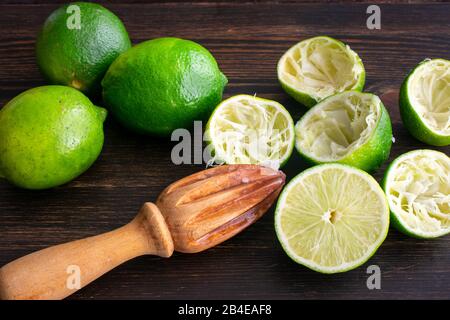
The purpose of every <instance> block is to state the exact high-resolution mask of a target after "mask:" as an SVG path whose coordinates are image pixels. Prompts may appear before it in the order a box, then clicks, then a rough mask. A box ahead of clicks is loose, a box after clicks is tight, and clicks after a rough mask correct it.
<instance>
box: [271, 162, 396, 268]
mask: <svg viewBox="0 0 450 320" xmlns="http://www.w3.org/2000/svg"><path fill="white" fill-rule="evenodd" d="M388 228H389V207H388V204H387V201H386V197H385V195H384V193H383V190H382V189H381V188H380V186H379V185H378V183H377V182H376V181H375V179H374V178H372V176H370V175H369V174H367V173H365V172H364V171H361V170H359V169H356V168H353V167H350V166H346V165H341V164H324V165H320V166H316V167H312V168H310V169H308V170H305V171H303V172H302V173H300V174H299V175H298V176H296V177H295V178H294V179H292V180H291V182H289V184H288V185H287V186H286V187H285V188H284V190H283V191H282V193H281V195H280V198H279V199H278V204H277V208H276V211H275V229H276V232H277V235H278V239H279V240H280V242H281V245H282V246H283V249H284V250H285V251H286V253H287V254H288V255H289V256H290V257H291V258H292V259H293V260H294V261H296V262H297V263H300V264H302V265H305V266H306V267H308V268H310V269H313V270H315V271H318V272H322V273H337V272H344V271H348V270H351V269H354V268H356V267H358V266H360V265H361V264H363V263H364V262H366V261H367V260H368V259H369V258H370V257H371V256H372V255H373V254H374V253H375V251H376V250H377V248H378V247H379V246H380V245H381V243H382V242H383V241H384V239H385V238H386V235H387V232H388Z"/></svg>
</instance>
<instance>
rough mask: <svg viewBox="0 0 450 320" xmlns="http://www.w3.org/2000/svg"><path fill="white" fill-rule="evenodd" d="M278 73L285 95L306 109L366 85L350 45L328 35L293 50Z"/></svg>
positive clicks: (285, 58)
mask: <svg viewBox="0 0 450 320" xmlns="http://www.w3.org/2000/svg"><path fill="white" fill-rule="evenodd" d="M277 73H278V80H279V82H280V84H281V86H282V88H283V89H284V90H285V91H286V93H288V94H289V95H290V96H292V97H293V98H294V99H295V100H297V101H298V102H300V103H301V104H303V105H305V106H307V107H312V106H313V105H315V104H316V103H318V102H320V101H321V100H323V99H325V98H326V97H328V96H331V95H334V94H336V93H338V92H343V91H348V90H354V91H362V90H363V88H364V84H365V69H364V65H363V63H362V61H361V59H360V58H359V56H358V55H357V54H356V53H355V52H354V51H353V50H352V49H350V47H349V46H348V45H345V44H344V43H342V42H341V41H339V40H336V39H333V38H330V37H326V36H319V37H314V38H310V39H306V40H304V41H301V42H299V43H297V44H296V45H294V46H293V47H291V48H290V49H289V50H288V51H286V53H285V54H284V55H283V56H282V57H281V58H280V60H279V61H278V66H277Z"/></svg>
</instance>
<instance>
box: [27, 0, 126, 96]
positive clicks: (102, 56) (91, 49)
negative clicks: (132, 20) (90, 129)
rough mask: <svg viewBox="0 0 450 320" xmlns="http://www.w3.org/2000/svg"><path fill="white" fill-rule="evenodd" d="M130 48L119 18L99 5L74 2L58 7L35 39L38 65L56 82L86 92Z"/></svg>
mask: <svg viewBox="0 0 450 320" xmlns="http://www.w3.org/2000/svg"><path fill="white" fill-rule="evenodd" d="M130 47H131V42H130V39H129V37H128V33H127V31H126V30H125V27H124V25H123V24H122V22H121V21H120V19H119V18H118V17H117V16H116V15H115V14H113V13H112V12H111V11H109V10H108V9H106V8H104V7H102V6H101V5H99V4H95V3H87V2H75V3H71V4H66V5H64V6H62V7H60V8H59V9H57V10H55V11H54V12H53V13H52V14H51V15H50V16H49V17H48V18H47V20H46V21H45V23H44V26H43V28H42V30H41V32H40V34H39V36H38V39H37V42H36V54H37V62H38V65H39V67H40V69H41V71H42V73H43V74H44V76H45V77H46V78H48V80H49V81H50V82H51V83H53V84H61V85H67V86H71V87H73V88H75V89H78V90H80V91H82V92H84V93H87V94H95V93H96V92H100V89H101V86H100V82H101V80H102V78H103V76H104V75H105V72H106V70H108V67H109V66H110V65H111V63H112V62H113V61H114V60H115V59H116V58H117V56H118V55H119V54H120V53H122V52H124V51H125V50H127V49H129V48H130Z"/></svg>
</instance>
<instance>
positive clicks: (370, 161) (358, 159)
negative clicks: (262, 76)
mask: <svg viewBox="0 0 450 320" xmlns="http://www.w3.org/2000/svg"><path fill="white" fill-rule="evenodd" d="M295 134H296V148H297V150H298V152H299V153H300V154H301V155H302V156H303V157H304V158H305V159H306V160H308V161H309V162H312V163H313V164H319V163H326V162H339V163H343V164H348V165H352V166H355V167H357V168H360V169H363V170H366V171H373V170H374V169H376V168H377V167H379V166H380V165H381V164H382V163H383V162H384V161H385V160H386V159H387V158H388V157H389V152H390V149H391V145H392V127H391V121H390V119H389V115H388V113H387V111H386V109H385V107H384V106H383V103H382V102H381V100H380V99H379V98H378V97H377V96H376V95H373V94H370V93H361V92H356V91H347V92H343V93H339V94H336V95H334V96H331V97H329V98H327V99H325V100H323V101H322V102H320V103H318V104H317V105H315V106H314V107H313V108H312V109H310V110H309V111H308V112H307V113H306V114H305V115H304V116H303V117H302V118H301V119H300V121H299V122H298V123H297V124H296V126H295Z"/></svg>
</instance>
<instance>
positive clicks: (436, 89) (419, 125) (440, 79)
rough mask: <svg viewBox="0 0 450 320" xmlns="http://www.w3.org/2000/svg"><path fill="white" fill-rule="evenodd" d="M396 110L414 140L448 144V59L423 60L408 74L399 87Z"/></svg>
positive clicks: (449, 112)
mask: <svg viewBox="0 0 450 320" xmlns="http://www.w3.org/2000/svg"><path fill="white" fill-rule="evenodd" d="M400 113H401V116H402V120H403V124H404V125H405V127H406V128H407V129H408V131H409V132H410V133H411V134H412V135H413V136H414V137H416V138H417V139H418V140H420V141H422V142H425V143H428V144H431V145H434V146H446V145H449V144H450V61H448V60H444V59H433V60H425V61H423V62H422V63H420V64H419V65H418V66H417V67H416V68H415V69H414V70H413V71H412V72H411V73H410V74H409V75H408V77H407V78H406V79H405V81H404V82H403V85H402V88H401V90H400Z"/></svg>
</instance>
